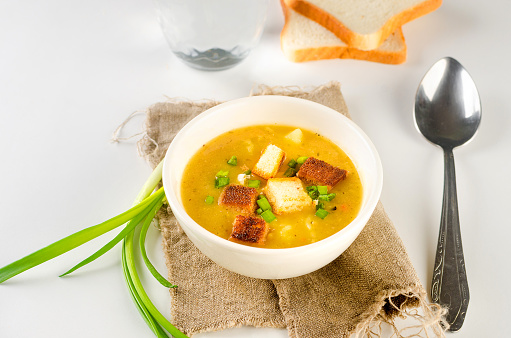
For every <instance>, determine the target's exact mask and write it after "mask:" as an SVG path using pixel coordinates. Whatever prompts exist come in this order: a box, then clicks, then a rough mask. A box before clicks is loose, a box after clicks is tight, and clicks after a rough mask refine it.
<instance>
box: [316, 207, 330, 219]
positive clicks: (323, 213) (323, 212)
mask: <svg viewBox="0 0 511 338" xmlns="http://www.w3.org/2000/svg"><path fill="white" fill-rule="evenodd" d="M316 216H318V217H319V218H321V219H325V217H326V216H328V211H326V210H325V209H318V210H317V211H316Z"/></svg>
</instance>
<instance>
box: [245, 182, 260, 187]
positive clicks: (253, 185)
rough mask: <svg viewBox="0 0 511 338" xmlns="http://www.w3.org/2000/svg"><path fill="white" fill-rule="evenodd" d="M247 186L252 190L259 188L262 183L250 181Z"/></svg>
mask: <svg viewBox="0 0 511 338" xmlns="http://www.w3.org/2000/svg"><path fill="white" fill-rule="evenodd" d="M247 185H248V186H249V187H250V188H259V186H260V185H261V181H259V180H248V183H247Z"/></svg>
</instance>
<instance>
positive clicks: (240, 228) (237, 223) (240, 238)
mask: <svg viewBox="0 0 511 338" xmlns="http://www.w3.org/2000/svg"><path fill="white" fill-rule="evenodd" d="M268 230H269V227H268V224H267V223H266V222H265V221H264V220H263V219H262V218H259V217H254V216H243V215H238V216H236V218H235V219H234V223H233V225H232V232H231V236H230V237H229V240H231V241H234V242H242V243H253V244H263V243H264V241H265V240H266V236H267V235H268Z"/></svg>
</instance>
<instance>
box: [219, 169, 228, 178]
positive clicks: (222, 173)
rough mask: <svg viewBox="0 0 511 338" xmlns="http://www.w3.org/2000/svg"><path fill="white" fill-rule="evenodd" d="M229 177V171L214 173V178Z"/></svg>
mask: <svg viewBox="0 0 511 338" xmlns="http://www.w3.org/2000/svg"><path fill="white" fill-rule="evenodd" d="M228 175H229V170H220V171H219V172H217V173H216V177H227V176H228Z"/></svg>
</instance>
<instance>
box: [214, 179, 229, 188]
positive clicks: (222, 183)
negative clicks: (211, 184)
mask: <svg viewBox="0 0 511 338" xmlns="http://www.w3.org/2000/svg"><path fill="white" fill-rule="evenodd" d="M228 184H229V177H218V178H217V179H216V180H215V188H221V187H225V186H226V185H228Z"/></svg>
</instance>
